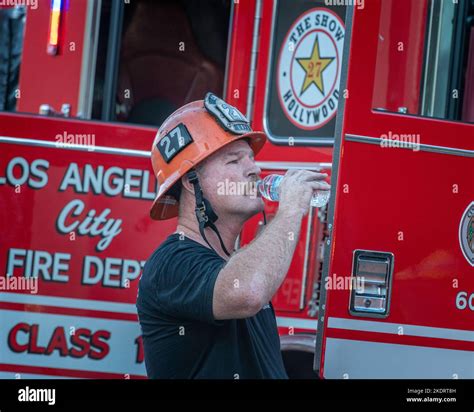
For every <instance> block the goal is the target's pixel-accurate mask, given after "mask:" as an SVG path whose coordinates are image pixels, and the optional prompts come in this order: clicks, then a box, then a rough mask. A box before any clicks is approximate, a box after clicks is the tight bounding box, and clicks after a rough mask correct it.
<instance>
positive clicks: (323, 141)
mask: <svg viewBox="0 0 474 412" xmlns="http://www.w3.org/2000/svg"><path fill="white" fill-rule="evenodd" d="M277 4H278V0H273V10H272V24H271V28H270V48H269V50H268V62H267V77H266V79H265V90H266V91H268V90H270V73H271V67H272V64H271V63H272V59H273V51H274V41H273V40H274V37H275V20H276V10H277ZM344 25H346V24H345V23H344ZM346 32H347V30H346ZM344 36H345V34H344ZM344 44H345V38H344ZM342 71H343V68H341V76H342ZM341 80H342V77H341ZM269 96H270V94H269V93H268V92H267V93H266V96H265V99H264V102H263V119H262V124H263V131H264V132H265V134H266V135H267V136H268V140H270V142H272V143H274V144H285V145H287V144H288V139H289V137H290V136H273V135H272V134H271V132H270V129H269V127H268V120H267V108H268V97H269ZM339 100H341V101H342V100H344V99H341V97H339ZM339 105H340V102H338V108H337V111H339ZM336 116H337V114H336ZM332 145H334V138H332V137H317V138H315V137H295V138H294V146H314V147H318V146H322V147H328V146H332Z"/></svg>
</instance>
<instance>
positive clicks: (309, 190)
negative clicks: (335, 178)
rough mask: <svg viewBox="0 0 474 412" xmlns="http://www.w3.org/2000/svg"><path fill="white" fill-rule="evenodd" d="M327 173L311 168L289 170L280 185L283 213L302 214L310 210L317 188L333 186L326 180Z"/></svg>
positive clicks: (280, 206) (326, 188)
mask: <svg viewBox="0 0 474 412" xmlns="http://www.w3.org/2000/svg"><path fill="white" fill-rule="evenodd" d="M327 177H328V175H327V173H318V172H312V171H310V170H289V171H288V172H287V173H286V174H285V176H284V177H283V180H282V182H281V185H280V205H279V208H278V211H279V212H280V211H281V212H282V213H286V214H288V213H297V214H301V215H302V216H304V215H306V214H307V213H308V211H309V208H310V204H311V197H312V196H313V194H314V193H315V191H316V190H329V189H331V186H330V185H329V184H328V183H326V182H325V179H326V178H327Z"/></svg>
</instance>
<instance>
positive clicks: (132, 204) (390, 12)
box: [0, 0, 474, 379]
mask: <svg viewBox="0 0 474 412" xmlns="http://www.w3.org/2000/svg"><path fill="white" fill-rule="evenodd" d="M3 4H5V6H3V8H1V9H0V30H2V31H1V32H0V39H2V40H1V42H2V44H1V47H0V49H1V50H2V62H1V63H0V64H1V65H2V66H0V83H1V85H2V86H1V88H0V104H1V106H0V109H1V110H3V111H2V112H1V113H0V202H1V203H0V204H1V208H0V228H1V230H0V268H2V271H1V273H0V275H1V276H0V281H1V284H0V286H1V288H0V318H1V320H2V326H3V327H2V328H0V342H1V344H2V351H1V358H0V377H2V378H12V379H13V378H51V377H66V378H120V379H123V378H143V377H146V374H145V368H144V360H143V349H142V343H141V337H140V328H139V324H138V322H137V315H136V309H135V300H136V293H137V283H138V279H139V276H140V271H141V268H142V267H143V264H144V262H145V260H146V259H147V258H148V256H149V255H150V254H151V252H152V251H153V250H154V249H155V248H156V247H157V245H158V244H159V243H161V242H162V241H163V240H164V239H165V238H166V237H167V236H168V235H169V234H170V233H171V232H173V231H174V230H175V227H176V220H171V221H160V222H155V221H152V220H151V219H150V218H149V214H148V213H149V207H150V204H151V201H152V199H153V198H154V195H155V193H156V189H157V188H156V182H155V177H154V176H153V172H152V170H151V163H150V159H149V156H150V147H151V144H152V142H153V139H154V136H155V134H156V131H157V128H158V127H159V125H160V123H161V122H162V121H163V120H164V119H165V118H166V117H167V116H168V115H169V114H170V113H171V112H172V111H174V110H175V109H176V108H177V107H180V106H181V105H183V104H185V103H188V102H190V101H193V100H198V99H202V98H203V96H204V95H205V93H206V92H207V91H212V92H214V93H216V94H217V95H220V96H223V97H224V98H225V99H226V100H227V101H229V102H230V103H231V104H233V105H235V106H236V107H238V108H239V109H240V110H241V111H242V112H243V113H245V114H246V115H247V116H248V118H249V119H250V120H251V122H252V125H253V128H254V129H255V130H264V131H265V132H266V134H267V136H268V139H269V141H268V143H267V145H266V146H265V147H264V149H263V150H262V152H261V153H260V154H259V156H258V158H257V160H258V164H259V166H260V167H261V169H262V171H263V175H266V174H268V173H285V172H286V171H287V170H289V169H293V168H303V169H309V170H318V169H326V170H328V171H329V173H330V174H331V179H332V182H331V185H332V194H331V198H330V202H329V205H328V206H327V207H324V208H313V209H312V210H311V212H310V213H309V215H308V216H307V217H306V218H305V220H304V221H303V226H302V231H301V237H300V239H299V241H298V246H297V249H296V252H295V255H294V259H293V262H292V264H291V268H290V270H289V272H288V275H287V277H286V279H285V281H284V282H283V284H282V285H281V287H280V289H279V290H278V292H277V294H276V295H275V296H274V298H273V305H274V307H275V309H276V311H277V323H278V326H279V333H280V337H281V349H282V353H283V357H284V361H285V366H286V368H287V371H288V374H289V376H290V377H298V378H301V377H304V378H311V377H315V378H316V377H321V378H341V379H351V378H473V377H474V239H473V237H474V234H473V232H474V174H473V165H474V163H473V157H474V126H473V124H472V123H473V121H474V46H473V45H474V29H473V22H474V4H473V2H472V1H469V0H457V1H452V2H451V1H441V0H365V1H364V0H312V1H309V0H291V1H290V0H235V1H231V0H203V1H186V0H180V1H164V0H157V1H150V0H133V1H130V2H127V1H126V2H121V1H115V0H69V1H66V0H52V1H51V0H24V1H12V2H4V3H3ZM5 39H6V40H5ZM277 207H278V205H277V204H276V203H271V202H269V203H267V204H266V210H267V216H268V219H269V220H270V219H271V218H272V216H273V215H274V213H275V211H276V210H277ZM262 227H263V222H262V221H261V217H260V216H255V217H254V218H253V219H251V220H249V221H248V223H247V224H246V226H245V228H244V230H243V231H242V233H241V236H240V237H239V244H240V245H245V244H246V243H248V242H251V241H252V239H253V238H254V237H255V236H256V235H258V232H259V230H261V229H262Z"/></svg>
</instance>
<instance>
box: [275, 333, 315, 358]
mask: <svg viewBox="0 0 474 412" xmlns="http://www.w3.org/2000/svg"><path fill="white" fill-rule="evenodd" d="M315 344H316V335H309V334H306V333H301V334H296V335H282V336H280V350H282V351H284V350H294V351H300V352H307V353H314V346H315Z"/></svg>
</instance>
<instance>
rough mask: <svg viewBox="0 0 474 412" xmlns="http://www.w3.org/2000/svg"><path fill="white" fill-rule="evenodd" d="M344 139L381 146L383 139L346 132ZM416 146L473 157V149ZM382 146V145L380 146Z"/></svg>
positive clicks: (426, 149) (427, 149)
mask: <svg viewBox="0 0 474 412" xmlns="http://www.w3.org/2000/svg"><path fill="white" fill-rule="evenodd" d="M345 140H347V141H349V142H357V143H368V144H374V145H377V146H381V142H382V141H383V140H384V139H382V138H380V137H368V136H360V135H353V134H346V135H345ZM407 145H408V146H409V145H412V146H413V145H414V144H413V143H407ZM416 147H417V148H419V150H420V151H421V152H431V153H442V154H449V155H454V156H464V157H474V150H466V149H458V148H456V147H446V146H434V145H430V144H419V145H416ZM381 148H382V147H381ZM384 149H408V150H413V147H393V148H384Z"/></svg>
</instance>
